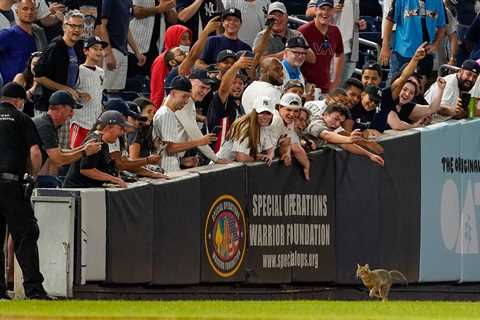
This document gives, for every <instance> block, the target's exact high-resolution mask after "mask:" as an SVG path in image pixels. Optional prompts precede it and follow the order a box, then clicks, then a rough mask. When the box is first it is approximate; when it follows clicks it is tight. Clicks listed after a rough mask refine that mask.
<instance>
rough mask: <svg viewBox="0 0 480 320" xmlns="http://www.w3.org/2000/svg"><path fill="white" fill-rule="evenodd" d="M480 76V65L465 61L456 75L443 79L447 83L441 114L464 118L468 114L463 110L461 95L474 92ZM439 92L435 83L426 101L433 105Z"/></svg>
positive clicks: (427, 93) (472, 61) (429, 90)
mask: <svg viewBox="0 0 480 320" xmlns="http://www.w3.org/2000/svg"><path fill="white" fill-rule="evenodd" d="M479 74H480V65H479V64H478V63H476V62H475V61H474V60H465V61H464V62H463V64H462V68H461V69H460V70H458V72H457V73H455V74H450V75H448V76H445V77H443V78H444V79H445V81H446V82H447V85H446V87H445V90H444V91H443V96H442V102H441V104H440V105H441V109H440V112H439V113H440V114H442V115H444V116H449V117H455V118H463V117H465V115H466V113H465V111H464V110H463V109H462V101H461V93H462V92H469V91H470V90H472V88H473V86H474V85H475V82H476V81H477V78H478V75H479ZM438 90H439V88H438V85H437V83H436V82H435V83H434V84H433V85H432V86H431V87H430V89H428V91H427V92H426V93H425V100H427V102H428V103H432V100H433V97H435V96H436V94H437V91H438Z"/></svg>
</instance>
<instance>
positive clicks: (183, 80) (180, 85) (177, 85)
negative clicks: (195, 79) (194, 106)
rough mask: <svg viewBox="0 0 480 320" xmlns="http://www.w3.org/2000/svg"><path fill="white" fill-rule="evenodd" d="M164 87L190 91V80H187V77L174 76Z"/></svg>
mask: <svg viewBox="0 0 480 320" xmlns="http://www.w3.org/2000/svg"><path fill="white" fill-rule="evenodd" d="M166 89H168V90H179V91H185V92H192V84H191V83H190V80H188V78H187V77H184V76H176V77H175V78H173V80H172V82H171V83H170V86H169V87H168V88H166Z"/></svg>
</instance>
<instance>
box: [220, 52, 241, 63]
mask: <svg viewBox="0 0 480 320" xmlns="http://www.w3.org/2000/svg"><path fill="white" fill-rule="evenodd" d="M227 58H233V59H237V54H236V53H235V52H233V51H232V50H230V49H225V50H222V51H220V52H219V53H218V54H217V63H218V62H222V61H223V60H225V59H227Z"/></svg>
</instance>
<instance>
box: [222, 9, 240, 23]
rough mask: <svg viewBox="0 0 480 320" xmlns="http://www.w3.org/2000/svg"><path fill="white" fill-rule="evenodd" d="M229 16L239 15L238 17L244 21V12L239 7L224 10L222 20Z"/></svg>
mask: <svg viewBox="0 0 480 320" xmlns="http://www.w3.org/2000/svg"><path fill="white" fill-rule="evenodd" d="M228 16H232V17H237V18H238V19H240V21H242V12H241V11H240V10H238V9H237V8H229V9H227V10H225V11H223V13H222V21H223V19H225V18H226V17H228Z"/></svg>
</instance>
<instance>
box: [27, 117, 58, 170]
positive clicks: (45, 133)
mask: <svg viewBox="0 0 480 320" xmlns="http://www.w3.org/2000/svg"><path fill="white" fill-rule="evenodd" d="M32 121H33V123H34V124H35V127H36V128H37V131H38V134H39V135H40V140H41V141H42V145H41V148H40V150H41V151H42V158H43V161H46V160H47V159H48V154H47V150H48V149H54V148H58V128H55V125H54V124H53V121H52V118H51V117H50V115H49V114H48V113H43V114H41V115H39V116H37V117H35V118H33V119H32Z"/></svg>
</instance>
